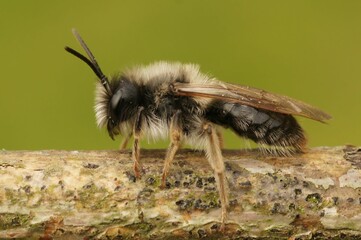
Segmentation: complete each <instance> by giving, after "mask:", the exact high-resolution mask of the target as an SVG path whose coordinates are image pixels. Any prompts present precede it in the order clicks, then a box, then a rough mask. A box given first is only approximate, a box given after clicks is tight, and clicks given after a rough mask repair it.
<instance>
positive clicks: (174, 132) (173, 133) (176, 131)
mask: <svg viewBox="0 0 361 240" xmlns="http://www.w3.org/2000/svg"><path fill="white" fill-rule="evenodd" d="M180 113H181V112H180V111H177V112H176V113H175V114H174V115H173V117H172V119H171V123H170V141H171V142H170V145H169V147H168V150H167V154H166V156H165V161H164V167H163V174H162V184H161V188H164V187H165V183H166V182H165V181H166V179H167V175H168V172H169V168H170V164H171V163H172V161H173V159H174V156H175V154H176V152H177V150H178V149H179V146H180V143H181V135H182V130H181V129H180V127H179V124H178V120H179V115H180Z"/></svg>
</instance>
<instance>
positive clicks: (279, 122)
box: [206, 100, 306, 155]
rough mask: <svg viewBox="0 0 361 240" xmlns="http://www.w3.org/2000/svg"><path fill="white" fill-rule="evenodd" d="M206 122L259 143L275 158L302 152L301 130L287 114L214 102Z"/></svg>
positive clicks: (303, 139) (304, 140)
mask: <svg viewBox="0 0 361 240" xmlns="http://www.w3.org/2000/svg"><path fill="white" fill-rule="evenodd" d="M206 118H207V119H208V120H210V121H212V122H214V123H216V124H219V125H222V126H224V127H229V128H231V129H232V130H234V131H235V132H236V133H237V134H238V135H240V136H242V137H245V138H248V139H251V140H253V141H255V142H256V143H259V144H260V145H261V147H264V145H266V146H271V148H269V149H267V148H265V149H266V150H270V151H273V152H276V153H278V154H282V155H287V154H289V153H292V152H293V151H303V149H304V147H305V145H306V138H305V135H304V132H303V130H302V128H301V127H300V125H299V124H298V122H297V121H296V119H295V118H294V117H293V116H292V115H289V114H283V113H278V112H272V111H267V110H262V109H258V108H254V107H251V106H247V105H241V104H238V103H229V102H224V101H219V100H217V101H215V102H213V103H212V104H211V105H210V107H209V108H208V109H207V112H206ZM272 147H273V148H272ZM262 149H263V148H262Z"/></svg>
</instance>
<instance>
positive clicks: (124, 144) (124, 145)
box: [119, 132, 133, 150]
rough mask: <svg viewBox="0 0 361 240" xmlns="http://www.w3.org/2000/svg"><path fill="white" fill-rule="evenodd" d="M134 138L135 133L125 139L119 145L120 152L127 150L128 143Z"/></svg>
mask: <svg viewBox="0 0 361 240" xmlns="http://www.w3.org/2000/svg"><path fill="white" fill-rule="evenodd" d="M132 136H133V132H130V133H129V134H128V135H127V136H126V137H125V138H124V139H123V141H122V142H121V143H120V145H119V149H120V150H124V149H126V148H127V145H128V142H129V140H130V139H131V138H132Z"/></svg>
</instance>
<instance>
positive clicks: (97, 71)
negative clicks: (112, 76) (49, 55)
mask: <svg viewBox="0 0 361 240" xmlns="http://www.w3.org/2000/svg"><path fill="white" fill-rule="evenodd" d="M72 32H73V35H74V36H75V38H76V39H77V40H78V42H79V43H80V45H81V46H82V47H83V49H84V50H85V52H86V53H87V55H88V57H89V59H88V58H87V57H85V56H84V55H83V54H81V53H79V52H78V51H76V50H74V49H72V48H70V47H67V46H66V47H65V50H66V51H67V52H69V53H71V54H73V55H74V56H76V57H77V58H79V59H81V60H82V61H83V62H85V63H86V64H88V66H89V67H90V68H91V69H92V70H93V72H94V73H95V74H96V75H97V77H98V78H99V80H100V82H101V84H102V85H103V86H104V88H105V89H106V91H107V92H108V93H111V92H112V91H111V89H110V86H109V81H108V78H107V77H106V76H105V75H104V74H103V72H102V70H101V69H100V67H99V64H98V63H97V61H96V60H95V57H94V55H93V54H92V52H91V51H90V49H89V48H88V46H87V45H86V44H85V42H84V40H83V39H82V38H81V36H80V35H79V33H78V31H77V30H76V29H75V28H73V29H72Z"/></svg>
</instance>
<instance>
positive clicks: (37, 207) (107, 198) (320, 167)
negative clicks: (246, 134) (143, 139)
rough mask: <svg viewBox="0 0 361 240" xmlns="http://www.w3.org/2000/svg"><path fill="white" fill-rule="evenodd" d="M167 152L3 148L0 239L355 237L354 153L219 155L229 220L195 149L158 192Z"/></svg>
mask: <svg viewBox="0 0 361 240" xmlns="http://www.w3.org/2000/svg"><path fill="white" fill-rule="evenodd" d="M164 155H165V150H146V151H142V152H141V163H142V164H143V168H144V171H143V176H142V178H141V179H140V180H136V179H135V177H134V175H133V171H132V160H131V154H130V152H129V151H124V152H119V151H0V171H1V177H0V238H1V239H3V238H24V239H127V238H129V239H130V238H131V239H147V238H149V239H183V238H190V239H193V238H195V239H197V238H206V239H212V238H213V239H222V238H224V239H230V238H234V239H243V238H247V239H253V238H259V239H272V238H273V239H324V238H328V237H334V238H336V239H337V238H339V239H360V238H361V149H360V148H357V147H352V146H344V147H332V148H331V147H330V148H328V147H322V148H314V149H311V150H310V152H309V153H307V154H302V155H296V156H293V157H269V156H268V157H265V156H262V155H261V154H260V153H259V152H258V151H256V150H255V151H233V150H225V151H224V157H225V164H226V174H227V179H228V184H229V199H230V206H229V221H228V223H227V225H226V230H225V231H224V232H220V231H219V226H220V225H219V220H220V205H219V201H218V193H217V191H216V187H215V180H214V177H213V173H212V171H211V169H210V166H209V165H208V163H207V161H206V159H205V157H204V155H203V153H202V152H196V151H191V150H182V151H180V152H179V153H178V154H177V156H176V159H175V160H174V163H173V165H172V168H171V172H170V175H169V177H168V182H167V188H166V189H160V187H159V186H160V179H161V172H162V167H163V158H164Z"/></svg>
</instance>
